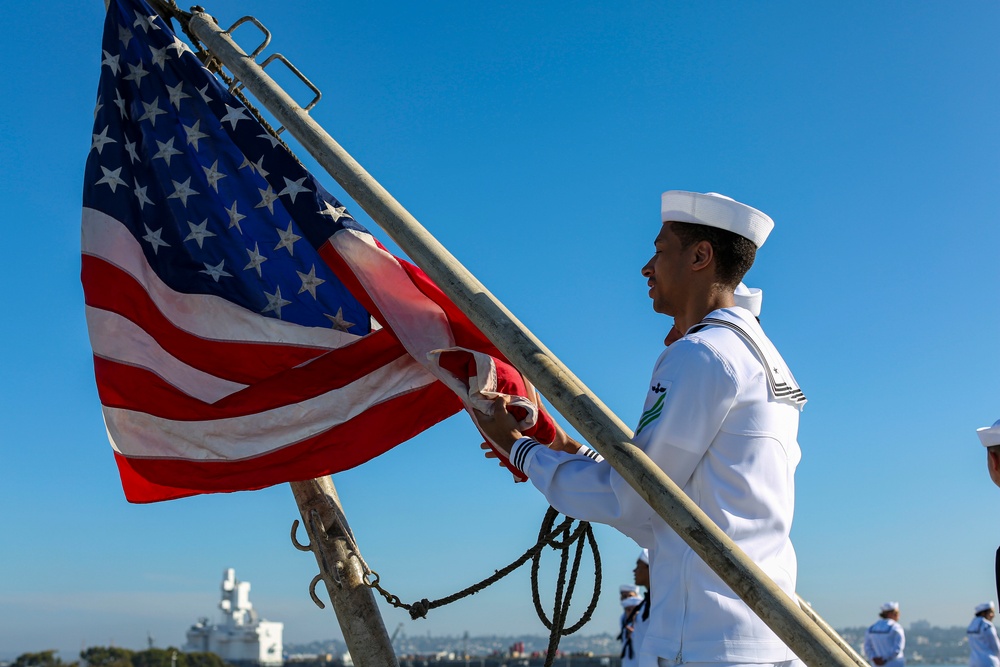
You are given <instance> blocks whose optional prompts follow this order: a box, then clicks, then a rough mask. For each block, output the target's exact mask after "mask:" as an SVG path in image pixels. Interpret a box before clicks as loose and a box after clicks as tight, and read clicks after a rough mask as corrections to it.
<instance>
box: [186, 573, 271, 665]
mask: <svg viewBox="0 0 1000 667" xmlns="http://www.w3.org/2000/svg"><path fill="white" fill-rule="evenodd" d="M219 609H221V610H222V622H221V623H219V624H218V625H211V624H209V622H208V619H207V618H202V619H199V620H198V622H197V623H195V624H194V625H192V626H191V628H190V629H189V630H188V631H187V644H185V645H184V648H183V650H184V651H185V652H186V653H196V652H204V651H208V652H211V653H215V654H216V655H218V656H219V657H220V658H222V659H223V660H225V661H226V662H229V663H232V664H234V665H248V666H250V665H261V666H267V667H280V665H281V664H282V659H281V651H282V646H281V633H282V630H283V629H284V627H285V626H284V623H274V622H271V621H267V620H264V619H262V618H259V617H258V616H257V612H256V611H254V609H253V605H252V604H250V582H247V581H237V579H236V571H235V570H234V569H233V568H229V569H228V570H226V571H225V573H224V574H223V579H222V600H221V601H220V602H219Z"/></svg>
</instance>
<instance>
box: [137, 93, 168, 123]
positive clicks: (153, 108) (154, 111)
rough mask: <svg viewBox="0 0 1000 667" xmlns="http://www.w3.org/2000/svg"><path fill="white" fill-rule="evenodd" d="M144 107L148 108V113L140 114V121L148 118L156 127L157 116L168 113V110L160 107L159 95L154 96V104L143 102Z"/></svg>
mask: <svg viewBox="0 0 1000 667" xmlns="http://www.w3.org/2000/svg"><path fill="white" fill-rule="evenodd" d="M142 108H143V109H145V110H146V113H144V114H142V115H141V116H139V120H140V121H143V120H148V121H149V124H150V125H152V126H154V127H155V126H156V117H157V116H160V115H163V114H165V113H167V112H166V111H164V110H163V109H161V108H160V98H159V97H154V98H153V102H152V104H147V103H146V102H143V103H142Z"/></svg>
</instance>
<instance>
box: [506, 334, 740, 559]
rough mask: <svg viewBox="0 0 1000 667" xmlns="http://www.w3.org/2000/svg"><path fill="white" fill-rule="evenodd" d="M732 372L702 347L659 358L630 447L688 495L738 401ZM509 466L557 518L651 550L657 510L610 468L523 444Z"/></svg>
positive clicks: (680, 346) (679, 345)
mask: <svg viewBox="0 0 1000 667" xmlns="http://www.w3.org/2000/svg"><path fill="white" fill-rule="evenodd" d="M736 394H737V385H736V381H735V379H734V374H733V372H732V369H731V368H730V367H729V365H728V364H727V363H725V361H724V360H723V359H722V358H721V357H720V356H719V355H718V354H717V353H716V351H715V350H714V349H713V348H712V347H711V346H709V345H707V344H706V343H704V342H703V341H697V340H696V341H691V340H688V339H682V340H680V341H677V342H676V343H674V344H673V345H672V346H671V348H670V349H669V350H668V351H667V352H666V353H664V354H663V355H661V356H660V359H659V360H658V361H657V364H656V368H655V369H654V371H653V378H652V381H651V386H650V389H649V392H648V393H647V398H646V403H645V406H644V410H643V414H642V417H641V418H640V420H639V424H638V425H637V427H636V435H635V437H634V438H633V443H634V444H635V445H636V446H638V447H639V448H640V449H643V450H644V451H645V452H646V454H647V455H648V456H649V457H650V458H651V459H652V460H653V462H654V463H655V464H656V465H658V466H659V467H660V468H661V469H663V470H664V472H666V473H667V475H669V476H670V477H671V478H672V479H673V480H674V482H675V483H676V484H677V485H678V486H680V487H683V486H684V485H685V484H686V483H687V481H688V480H689V479H690V477H691V474H692V472H693V471H694V469H695V466H697V464H698V462H699V461H700V460H701V458H702V456H703V455H704V454H705V451H707V450H708V447H709V446H710V445H711V444H712V441H713V440H714V439H715V436H716V435H717V434H718V432H719V428H720V426H721V424H722V421H723V419H725V417H726V415H727V414H728V412H729V410H730V408H731V407H732V405H733V402H734V401H735V399H736ZM510 460H511V462H512V463H513V464H514V466H515V467H517V468H518V469H520V470H522V471H523V472H524V473H525V474H527V475H528V477H529V478H530V479H531V482H532V484H534V485H535V487H536V488H537V489H538V490H539V491H541V492H542V494H543V495H544V496H545V498H546V499H547V500H548V501H549V504H551V505H552V506H553V507H555V508H556V509H557V510H559V511H560V512H562V513H563V514H566V515H568V516H572V517H574V518H576V519H582V520H586V521H597V522H599V523H605V524H608V525H610V526H613V527H615V528H617V529H618V530H620V531H621V532H623V533H625V534H626V535H628V536H629V537H631V538H632V539H634V540H635V541H636V542H638V543H639V545H640V546H644V547H650V546H652V541H653V533H652V523H651V522H652V521H653V517H654V512H653V510H652V509H651V508H650V507H649V505H648V504H647V503H646V501H645V500H643V499H642V498H641V497H640V496H639V494H637V493H636V492H635V491H634V490H633V489H632V488H631V487H630V486H629V485H628V483H627V482H625V480H624V479H622V477H621V475H619V474H618V473H617V472H615V471H614V470H613V469H612V468H611V466H610V464H608V463H607V462H604V461H601V462H597V461H593V460H591V459H589V458H587V457H585V456H579V455H572V454H566V453H564V452H556V451H553V450H550V449H548V448H547V447H545V446H543V445H539V444H538V443H535V442H534V441H532V440H530V439H528V438H522V439H521V440H518V441H517V442H516V443H515V444H514V447H513V448H512V450H511V456H510Z"/></svg>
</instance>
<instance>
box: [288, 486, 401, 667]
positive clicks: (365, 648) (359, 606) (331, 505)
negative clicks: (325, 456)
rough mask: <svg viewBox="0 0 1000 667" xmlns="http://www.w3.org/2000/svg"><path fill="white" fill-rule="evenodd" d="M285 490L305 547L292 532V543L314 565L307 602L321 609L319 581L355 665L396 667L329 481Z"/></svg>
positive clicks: (353, 543) (340, 508)
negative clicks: (296, 511) (303, 531)
mask: <svg viewBox="0 0 1000 667" xmlns="http://www.w3.org/2000/svg"><path fill="white" fill-rule="evenodd" d="M290 486H291V487H292V494H294V496H295V502H296V504H298V506H299V513H300V514H301V515H302V522H303V523H304V524H305V527H306V532H308V533H309V546H308V547H303V546H300V545H299V544H298V543H297V542H296V541H295V534H294V532H293V533H292V542H293V543H294V544H295V545H296V547H298V548H299V549H303V550H307V549H308V550H311V551H312V552H313V555H315V556H316V564H317V565H319V571H320V573H319V574H318V575H316V578H315V579H313V582H312V585H311V586H310V589H309V592H310V594H311V595H312V597H313V600H314V601H316V603H317V604H319V605H320V606H322V604H321V603H320V602H319V598H317V597H316V593H315V590H314V588H315V586H316V584H317V583H319V582H318V580H319V579H320V578H322V579H323V582H324V583H325V584H326V590H327V593H329V595H330V602H332V603H333V609H334V611H335V612H336V614H337V621H338V622H339V623H340V630H341V632H343V633H344V641H345V642H346V643H347V650H348V651H350V653H351V659H352V660H353V661H354V664H355V665H358V667H398V666H399V662H398V661H397V660H396V654H395V652H394V651H393V650H392V642H391V641H390V640H389V634H388V633H387V632H386V629H385V623H384V622H383V621H382V615H381V614H380V613H379V610H378V605H376V604H375V595H374V594H373V593H372V589H371V588H370V587H369V586H368V585H367V584H366V583H365V572H364V569H363V567H362V565H361V554H360V553H358V546H357V543H355V541H354V537H353V535H352V534H351V528H350V526H348V525H347V517H345V516H344V509H343V508H342V507H341V505H340V498H339V497H338V496H337V490H336V488H334V486H333V480H332V479H331V478H330V477H319V478H317V479H311V480H309V481H306V482H291V484H290ZM293 531H294V528H293Z"/></svg>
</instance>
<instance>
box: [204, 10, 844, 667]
mask: <svg viewBox="0 0 1000 667" xmlns="http://www.w3.org/2000/svg"><path fill="white" fill-rule="evenodd" d="M188 29H189V30H190V31H191V33H192V34H193V35H194V36H195V37H197V38H198V39H199V40H200V41H201V42H202V43H204V44H205V45H206V46H207V47H208V49H209V50H210V51H211V53H212V55H214V56H215V57H216V58H218V59H219V61H220V62H222V63H223V64H224V65H225V66H226V68H227V69H229V71H230V72H232V73H233V74H234V75H236V78H238V79H239V80H240V82H241V83H242V84H243V85H245V86H246V88H247V89H248V90H250V92H252V93H253V94H254V96H255V97H256V98H257V99H258V100H259V101H260V102H261V103H262V104H263V105H264V106H265V107H266V108H267V109H268V110H269V111H270V112H271V113H273V114H274V116H275V117H276V118H277V119H278V120H279V121H280V122H281V123H282V124H283V125H284V127H285V128H286V129H287V130H288V131H289V132H291V134H292V136H294V137H295V138H296V139H298V140H299V142H301V143H302V145H303V146H305V148H306V149H307V150H308V151H309V152H310V154H311V155H312V156H313V157H314V158H316V160H317V161H318V162H319V163H320V164H321V165H322V166H323V167H324V168H325V169H326V170H327V171H328V172H329V173H330V175H331V176H333V178H334V179H335V180H336V181H337V182H338V183H339V184H340V185H341V187H343V188H344V190H345V191H346V192H347V193H348V194H349V195H350V196H351V198H352V199H354V201H356V202H357V203H358V205H360V206H361V207H362V208H363V209H364V210H365V211H366V212H367V213H368V214H369V215H370V216H371V217H372V219H373V220H375V222H377V223H378V224H379V225H380V226H381V227H382V229H384V230H385V232H386V233H387V234H389V236H390V237H392V239H393V241H395V242H396V243H397V244H398V245H399V246H400V247H401V248H402V249H403V250H404V251H405V252H406V254H407V255H408V256H409V257H410V259H412V260H413V261H414V262H415V263H416V264H417V265H418V266H419V267H420V268H421V269H423V270H424V272H425V273H427V275H428V276H430V277H431V279H432V280H434V282H435V283H437V285H438V287H440V288H441V290H442V291H444V293H445V294H447V295H448V297H449V298H450V299H451V300H452V301H453V302H454V303H455V304H456V305H457V306H458V307H459V308H461V309H462V310H463V311H464V312H465V313H466V315H468V316H469V318H470V319H471V320H472V321H473V322H474V323H475V324H476V326H478V327H479V329H480V330H481V331H482V332H483V333H484V334H485V335H486V336H487V337H488V338H489V339H490V340H491V341H492V342H493V343H494V344H495V345H496V346H497V348H498V349H500V351H501V352H503V354H504V355H505V356H506V357H507V358H508V359H509V360H510V361H511V363H513V364H514V366H515V367H517V369H518V370H520V371H521V372H522V373H524V374H525V376H526V377H527V378H528V379H529V380H530V381H531V382H532V383H533V384H534V385H535V386H536V387H537V388H538V389H539V390H540V391H541V392H542V394H544V395H545V397H546V398H547V399H548V400H549V402H550V403H551V404H552V405H553V406H554V407H555V408H556V409H557V410H558V411H559V412H560V413H561V414H562V415H563V416H564V417H566V418H567V419H568V420H569V421H570V423H571V424H573V426H574V427H576V429H577V430H578V431H579V432H580V433H581V434H582V435H583V437H584V438H585V439H586V440H587V442H589V443H590V444H592V445H593V446H594V447H595V448H596V449H597V451H598V452H600V453H601V455H602V456H604V458H605V459H606V460H607V461H608V462H609V463H610V464H611V465H612V466H613V467H614V468H615V470H617V471H618V473H619V474H621V476H622V477H623V478H624V479H625V480H626V481H627V482H628V483H629V484H630V485H631V486H632V487H633V488H634V489H635V490H636V492H637V493H638V494H639V495H640V496H641V497H642V498H644V499H645V500H646V502H648V503H649V504H650V506H651V507H652V508H653V509H654V510H655V511H656V513H657V514H658V515H659V516H660V517H662V518H663V520H664V521H666V522H667V523H668V524H669V525H670V526H671V527H672V528H673V529H674V530H675V531H677V533H678V534H679V535H680V536H681V537H682V538H683V539H684V541H685V542H686V543H687V544H688V545H690V546H691V548H692V549H693V550H694V551H695V553H697V554H698V556H699V557H700V558H702V560H704V561H705V562H706V563H707V564H708V565H709V566H710V567H711V568H712V570H713V571H715V573H716V574H718V575H719V577H720V578H721V579H722V580H723V581H724V582H725V583H726V584H727V585H728V586H729V587H730V588H731V589H732V590H733V592H735V593H736V594H737V595H739V596H740V598H741V599H742V600H743V601H744V602H746V603H747V605H749V606H750V608H751V609H753V611H754V613H756V614H757V615H758V616H759V617H760V618H761V619H762V620H763V621H764V622H765V623H766V624H767V625H768V626H769V627H770V628H771V629H772V630H773V631H774V632H775V634H777V635H778V636H779V637H780V638H781V639H782V641H784V642H785V643H786V644H787V645H788V646H789V647H790V648H791V649H792V650H793V651H794V652H795V653H796V654H797V655H798V656H799V657H800V658H802V659H803V660H805V662H806V663H807V664H809V665H817V666H819V665H822V666H824V667H825V666H827V665H840V666H842V667H856V665H855V662H854V661H853V660H852V659H851V658H850V657H849V656H848V655H846V654H845V653H844V652H843V650H842V649H841V648H840V646H838V645H837V644H836V643H835V642H834V641H833V640H832V639H831V638H830V637H829V636H827V634H826V633H825V632H824V631H823V630H822V629H821V628H820V627H819V626H818V625H817V624H816V623H815V622H813V620H812V619H810V618H809V616H808V615H806V613H805V612H803V611H802V609H800V608H799V606H798V605H797V604H796V603H795V601H793V600H792V599H791V598H789V596H788V595H786V594H785V593H784V592H783V591H782V590H781V589H780V588H778V586H777V585H776V584H775V583H774V582H773V581H772V580H771V579H770V578H769V577H768V576H767V575H766V574H764V572H763V571H762V570H761V569H760V568H759V567H757V565H756V564H755V563H754V562H753V561H751V560H750V559H749V558H748V557H747V556H746V554H745V553H743V551H742V550H741V549H740V548H739V547H738V546H736V544H735V543H733V541H732V540H731V539H730V538H729V537H728V536H727V535H726V534H725V533H724V532H723V531H722V530H721V529H720V528H719V527H718V526H716V525H715V523H714V522H712V520H711V519H710V518H709V517H708V516H707V515H706V514H705V513H704V512H703V511H702V510H701V509H700V508H699V507H698V506H697V505H695V504H694V503H693V502H692V501H691V500H690V499H689V498H688V497H687V496H685V495H684V493H683V491H681V489H680V488H679V487H678V486H677V485H676V484H674V482H673V481H672V480H671V479H670V478H669V477H667V475H666V474H665V473H664V472H663V471H662V470H661V469H660V468H659V467H657V466H656V465H655V464H654V463H653V462H652V461H651V460H650V459H649V457H647V456H646V455H645V454H644V453H643V452H642V451H641V450H640V449H638V448H637V447H635V446H634V445H632V444H631V442H630V438H631V431H630V430H629V429H628V427H627V426H625V424H624V423H622V421H621V420H620V419H618V418H617V417H616V416H615V415H614V414H613V413H612V412H611V411H610V410H609V409H608V408H607V406H605V405H604V404H603V403H602V402H601V401H600V399H599V398H597V396H596V395H594V394H593V393H592V392H591V391H590V390H589V389H587V387H586V386H584V384H583V383H582V382H580V380H578V379H577V378H576V377H575V376H574V375H573V373H572V372H571V371H570V370H569V369H568V368H567V367H566V366H565V365H563V363H562V362H560V361H559V360H558V359H557V358H556V357H555V355H553V354H552V353H551V352H550V351H549V350H548V349H547V348H546V347H545V346H544V345H543V344H542V343H541V341H539V340H538V339H537V338H535V336H534V335H532V333H531V332H530V331H528V329H527V328H526V327H525V326H524V325H523V324H521V322H519V321H518V320H517V318H516V317H514V315H513V314H512V313H511V312H510V311H508V310H507V309H506V308H505V307H504V306H503V304H501V303H500V302H499V301H498V300H497V299H496V298H495V297H494V296H493V295H492V294H490V292H489V291H488V290H487V289H486V288H485V287H484V286H483V285H482V284H481V283H480V282H479V281H478V280H476V278H475V277H474V276H473V275H472V274H471V273H470V272H469V271H468V270H467V269H466V268H465V267H463V266H462V265H461V264H460V263H459V262H458V261H457V260H456V259H455V258H454V257H453V256H452V255H451V253H449V252H448V251H447V250H446V249H445V248H444V247H443V246H442V245H441V244H440V243H438V242H437V240H436V239H434V237H433V236H431V235H430V234H429V233H428V232H427V230H426V229H424V228H423V226H421V225H420V223H419V222H417V220H416V219H415V218H414V217H413V216H412V215H410V213H409V212H408V211H407V210H406V209H404V208H403V206H402V205H401V204H400V203H399V202H397V201H396V200H395V199H394V198H393V197H392V195H390V194H389V193H388V192H387V191H386V190H385V188H383V187H382V186H381V185H379V183H378V182H376V181H375V179H374V178H372V176H371V175H370V174H369V173H368V172H367V171H365V170H364V169H363V168H362V167H361V165H359V164H358V163H357V162H356V161H355V160H354V158H352V157H351V156H350V155H349V154H348V153H347V152H346V151H345V150H344V149H343V148H342V147H341V146H340V145H339V144H338V143H337V142H336V141H334V140H333V138H332V137H331V136H330V135H329V134H327V133H326V131H325V130H323V128H322V127H320V125H319V124H318V123H316V121H314V120H313V119H312V118H311V117H310V116H309V114H308V113H306V112H305V111H304V110H303V109H301V108H300V107H299V106H298V105H297V104H296V103H295V101H294V100H293V99H292V98H291V97H289V96H288V94H286V93H285V92H284V91H283V90H282V89H281V88H280V87H279V86H278V85H277V84H275V83H274V81H273V80H272V79H271V78H270V77H269V76H268V75H267V74H266V73H265V72H264V70H263V69H262V68H261V67H260V66H259V65H257V63H256V62H254V61H253V59H252V58H250V57H249V56H247V54H246V53H245V52H244V51H243V50H242V49H241V48H240V47H239V46H238V45H237V44H236V43H235V42H234V41H233V39H232V37H231V36H230V35H229V34H228V31H224V30H223V29H222V28H220V27H219V26H218V25H217V24H216V22H215V19H213V18H212V17H211V16H209V15H208V14H206V13H204V12H202V11H195V12H194V13H193V14H192V15H191V19H190V22H189V24H188Z"/></svg>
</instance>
